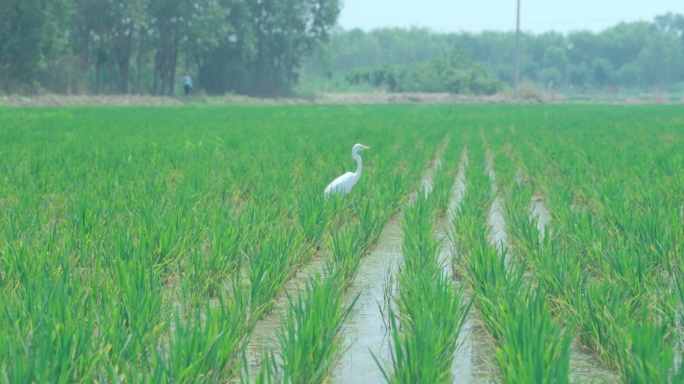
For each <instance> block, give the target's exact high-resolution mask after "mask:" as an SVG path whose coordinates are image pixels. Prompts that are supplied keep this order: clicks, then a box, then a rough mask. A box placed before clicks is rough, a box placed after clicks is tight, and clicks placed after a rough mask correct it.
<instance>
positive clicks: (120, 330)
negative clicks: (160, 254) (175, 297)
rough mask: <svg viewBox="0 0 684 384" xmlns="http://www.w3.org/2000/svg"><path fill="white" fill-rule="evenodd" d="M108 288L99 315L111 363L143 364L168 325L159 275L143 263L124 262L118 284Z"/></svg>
mask: <svg viewBox="0 0 684 384" xmlns="http://www.w3.org/2000/svg"><path fill="white" fill-rule="evenodd" d="M107 288H108V289H106V290H103V300H102V301H101V305H102V308H100V309H99V311H98V316H99V325H100V332H102V336H103V339H104V340H103V341H104V342H105V343H106V344H105V346H106V349H107V350H108V352H109V353H110V354H111V355H110V358H109V361H110V362H111V363H112V364H113V365H118V364H121V365H125V364H127V363H134V364H137V363H140V362H141V361H140V358H141V357H144V356H148V355H149V354H150V353H151V351H150V348H153V347H154V345H155V340H156V339H157V337H158V336H159V335H160V333H161V328H163V327H164V325H165V319H164V313H166V308H165V304H164V303H163V297H162V295H161V294H160V293H161V290H162V285H161V281H160V278H159V275H158V272H157V271H155V269H154V267H153V266H151V265H145V264H144V263H143V262H142V260H133V261H128V262H127V261H123V260H120V261H118V263H117V266H116V281H114V282H113V283H112V286H111V287H107ZM112 296H114V297H112ZM143 361H144V360H143Z"/></svg>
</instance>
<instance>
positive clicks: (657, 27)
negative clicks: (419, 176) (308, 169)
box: [306, 14, 684, 93]
mask: <svg viewBox="0 0 684 384" xmlns="http://www.w3.org/2000/svg"><path fill="white" fill-rule="evenodd" d="M523 28H524V27H523ZM454 56H456V57H457V58H458V59H457V60H454ZM326 59H327V60H311V61H309V62H307V66H306V69H307V71H308V73H310V74H311V75H313V76H317V77H326V76H327V77H328V78H331V77H335V76H338V75H341V76H342V77H345V78H346V79H348V81H349V82H351V83H355V82H359V80H357V78H358V77H362V80H361V81H362V82H366V83H368V84H371V85H374V86H383V85H384V86H386V87H387V88H388V89H394V90H411V91H413V90H420V91H428V92H429V91H433V90H434V88H435V86H434V85H433V83H434V79H441V80H442V81H441V87H442V88H441V89H442V90H444V91H458V92H461V91H463V90H464V89H467V88H468V87H467V86H463V85H462V84H463V82H461V83H458V82H457V83H458V86H456V87H454V84H453V82H452V83H450V80H452V79H453V78H452V77H450V76H452V75H451V74H449V75H447V76H445V75H443V72H444V67H449V66H451V67H452V68H456V69H457V70H458V69H461V70H463V69H466V71H465V72H467V69H469V68H472V65H473V64H471V63H475V68H474V70H473V71H474V72H476V73H477V76H480V79H487V80H489V79H490V78H491V76H489V74H490V73H491V72H493V74H494V78H498V79H499V80H500V81H501V82H502V83H503V84H509V85H512V84H513V79H514V74H515V32H514V31H512V32H493V31H485V32H482V33H477V34H473V33H467V32H463V33H436V32H432V31H430V30H429V29H426V28H411V29H401V28H389V29H378V30H374V31H371V32H364V31H362V30H360V29H354V30H351V31H342V30H336V31H335V33H333V35H332V38H331V41H330V44H329V46H328V56H327V57H326ZM445 63H448V64H449V65H445ZM487 67H489V68H491V70H490V69H489V68H487ZM490 71H491V72H490ZM378 72H380V73H395V76H397V77H398V79H397V80H396V82H397V83H398V85H394V84H393V83H392V82H389V81H385V82H384V83H383V82H381V81H378V79H379V77H378V76H377V75H373V74H376V73H378ZM359 73H363V74H364V75H363V76H365V77H363V76H360V75H359ZM406 73H410V75H406ZM365 74H369V75H365ZM419 74H420V75H419ZM404 77H406V79H405V80H404ZM520 77H521V79H522V80H525V79H526V80H529V81H531V82H533V83H536V84H537V85H540V86H543V87H545V88H553V89H559V88H565V89H566V90H570V89H572V90H575V91H587V90H590V89H600V90H605V89H606V87H609V88H614V87H619V88H628V89H634V90H652V89H653V88H660V89H662V90H666V91H667V90H671V91H676V90H681V88H682V82H683V81H684V16H683V15H678V14H666V15H662V16H658V17H656V18H655V20H654V21H653V22H645V21H644V22H633V23H620V24H618V25H616V26H614V27H612V28H608V29H606V30H604V31H602V32H600V33H593V32H590V31H576V32H571V33H569V34H567V35H563V34H561V33H557V32H548V33H543V34H538V35H536V34H530V33H522V34H521V38H520ZM380 78H381V77H380ZM416 78H419V80H418V81H417V83H418V84H416V81H415V80H414V79H416ZM479 81H482V80H479ZM476 82H477V81H476ZM490 87H491V85H488V86H485V87H484V91H489V90H490V89H491V88H490ZM455 88H456V89H455ZM471 91H473V92H474V93H487V92H483V90H481V89H480V87H477V86H476V87H474V89H472V90H471ZM613 91H615V90H611V89H609V90H608V92H613Z"/></svg>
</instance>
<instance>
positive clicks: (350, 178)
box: [325, 144, 370, 199]
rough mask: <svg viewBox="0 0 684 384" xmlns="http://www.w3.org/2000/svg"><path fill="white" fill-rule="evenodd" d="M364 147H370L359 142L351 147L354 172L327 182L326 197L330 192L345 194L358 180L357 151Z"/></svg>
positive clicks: (358, 157)
mask: <svg viewBox="0 0 684 384" xmlns="http://www.w3.org/2000/svg"><path fill="white" fill-rule="evenodd" d="M364 149H370V147H366V146H365V145H361V144H356V145H354V146H353V147H352V157H353V158H354V160H356V172H347V173H345V174H344V175H342V176H340V177H338V178H337V179H335V180H333V182H332V183H330V184H328V186H327V187H325V198H326V199H327V198H328V197H330V194H331V193H341V194H343V195H346V194H347V193H349V191H351V189H352V187H353V186H354V184H356V182H357V181H359V178H361V156H359V154H358V152H359V151H363V150H364Z"/></svg>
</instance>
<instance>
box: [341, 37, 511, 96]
mask: <svg viewBox="0 0 684 384" xmlns="http://www.w3.org/2000/svg"><path fill="white" fill-rule="evenodd" d="M345 79H346V80H347V82H349V83H350V84H352V85H358V84H368V85H372V86H373V87H376V88H385V89H387V90H388V91H390V92H451V93H458V94H466V93H469V94H476V95H491V94H494V93H496V92H497V91H498V90H500V88H501V83H500V82H499V79H498V78H497V77H496V75H495V74H494V72H493V71H492V70H491V68H490V67H489V65H487V64H485V63H479V62H473V61H472V59H471V57H470V55H469V54H468V52H466V51H465V50H463V49H462V48H461V46H460V45H459V44H455V45H454V46H453V47H452V49H451V51H450V52H448V53H446V54H444V55H443V56H441V57H434V58H432V59H430V60H429V61H425V62H417V63H410V64H399V65H394V66H390V65H384V66H382V67H376V68H372V67H371V68H354V69H351V70H349V71H348V72H347V73H346V75H345Z"/></svg>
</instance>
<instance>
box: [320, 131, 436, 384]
mask: <svg viewBox="0 0 684 384" xmlns="http://www.w3.org/2000/svg"><path fill="white" fill-rule="evenodd" d="M446 144H447V142H445V143H443V144H442V145H441V146H440V148H439V149H438V150H437V154H436V155H435V159H434V160H433V161H432V163H431V164H430V167H429V168H428V170H427V171H426V172H425V174H424V175H423V178H422V179H421V181H420V184H419V185H420V187H419V190H418V191H414V192H413V194H412V196H411V198H410V200H409V204H412V203H413V201H415V199H416V198H417V196H418V193H419V192H424V193H425V195H426V196H427V195H428V194H429V193H430V192H431V191H432V175H433V173H434V171H435V169H436V168H437V167H439V165H440V157H441V154H442V152H443V150H444V148H445V147H446ZM400 220H401V216H400V215H397V217H394V218H393V219H392V220H391V221H390V222H389V223H388V224H387V225H386V226H385V228H384V229H383V231H382V233H381V234H380V238H379V239H378V245H377V246H376V248H375V250H374V251H373V252H372V253H371V254H370V255H368V256H366V257H365V258H364V260H363V261H362V262H361V265H360V267H359V272H358V274H357V276H356V279H355V280H354V283H353V284H352V286H351V288H350V289H349V291H348V292H347V301H348V302H350V301H351V300H354V299H355V298H357V297H358V300H357V302H356V305H355V306H354V313H353V315H352V317H351V319H350V320H349V322H348V323H347V329H346V332H345V336H344V337H345V342H346V344H347V345H348V346H349V348H348V349H347V350H346V351H345V353H344V354H343V355H342V357H341V359H340V361H339V363H338V364H337V366H336V367H335V370H334V371H333V374H332V377H331V380H330V382H332V383H380V382H384V377H383V375H382V371H381V370H380V367H379V366H378V364H377V363H376V361H375V359H377V360H378V362H380V364H381V365H382V366H383V367H385V368H387V367H389V366H390V362H391V355H390V347H391V337H390V325H389V310H390V308H391V307H390V306H392V303H391V300H390V299H389V298H390V295H391V294H392V293H393V292H394V289H395V288H396V286H395V285H396V284H394V281H393V280H392V277H393V276H395V275H396V272H397V268H398V267H399V265H400V263H401V261H402V254H401V243H402V240H403V235H402V233H401V228H400V225H399V223H400ZM373 356H375V359H374V358H373Z"/></svg>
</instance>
